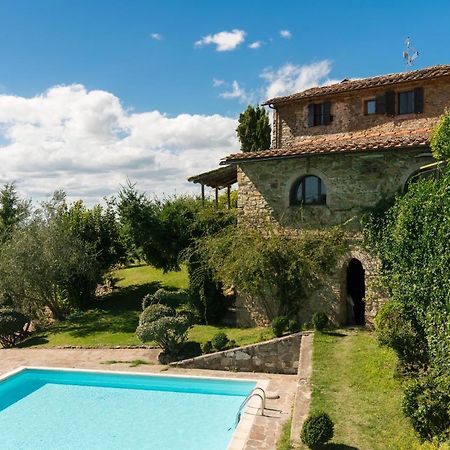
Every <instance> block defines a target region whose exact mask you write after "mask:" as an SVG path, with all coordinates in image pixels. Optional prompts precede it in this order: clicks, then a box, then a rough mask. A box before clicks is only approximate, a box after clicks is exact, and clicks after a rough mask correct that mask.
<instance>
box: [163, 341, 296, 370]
mask: <svg viewBox="0 0 450 450" xmlns="http://www.w3.org/2000/svg"><path fill="white" fill-rule="evenodd" d="M301 339H302V333H296V334H291V335H289V336H286V337H282V338H277V339H271V340H270V341H265V342H260V343H259V344H253V345H246V346H245V347H239V348H234V349H232V350H225V351H223V352H217V353H211V354H209V355H202V356H198V357H197V358H191V359H185V360H183V361H178V362H174V363H172V364H171V366H175V367H184V368H192V369H213V370H233V371H238V372H264V373H284V374H296V373H297V370H298V358H299V352H300V342H301Z"/></svg>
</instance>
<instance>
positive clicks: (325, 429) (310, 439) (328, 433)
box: [300, 412, 334, 448]
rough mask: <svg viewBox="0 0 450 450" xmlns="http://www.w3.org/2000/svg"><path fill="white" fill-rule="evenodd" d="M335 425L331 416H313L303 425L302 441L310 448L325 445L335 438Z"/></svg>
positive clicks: (321, 414) (320, 413) (318, 414)
mask: <svg viewBox="0 0 450 450" xmlns="http://www.w3.org/2000/svg"><path fill="white" fill-rule="evenodd" d="M333 432H334V425H333V421H332V420H331V419H330V416H329V415H328V414H326V413H323V412H319V413H316V414H311V415H310V416H309V417H308V418H307V419H306V420H305V423H304V424H303V427H302V432H301V435H300V437H301V439H302V442H303V443H304V444H305V445H307V446H308V447H309V448H314V447H317V446H318V445H322V444H325V443H326V442H328V441H329V440H330V439H331V438H332V437H333Z"/></svg>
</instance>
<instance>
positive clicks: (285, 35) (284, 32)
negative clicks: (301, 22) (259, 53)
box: [280, 30, 292, 39]
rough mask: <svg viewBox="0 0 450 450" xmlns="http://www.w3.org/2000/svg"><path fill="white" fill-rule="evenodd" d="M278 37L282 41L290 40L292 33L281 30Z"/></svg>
mask: <svg viewBox="0 0 450 450" xmlns="http://www.w3.org/2000/svg"><path fill="white" fill-rule="evenodd" d="M280 36H281V37H282V38H283V39H290V38H291V37H292V33H291V32H290V31H289V30H281V31H280Z"/></svg>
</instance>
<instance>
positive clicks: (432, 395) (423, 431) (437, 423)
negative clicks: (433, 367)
mask: <svg viewBox="0 0 450 450" xmlns="http://www.w3.org/2000/svg"><path fill="white" fill-rule="evenodd" d="M402 406H403V412H404V413H405V415H406V416H407V417H409V419H410V420H411V423H412V425H413V427H414V429H415V430H416V431H417V433H418V434H419V436H420V437H421V438H422V439H430V440H431V439H432V438H433V437H436V438H438V439H442V440H445V439H446V438H448V436H450V375H449V374H448V373H442V374H434V373H430V374H427V375H422V376H419V377H418V378H417V379H415V380H414V381H413V382H411V383H410V384H409V385H408V387H407V388H406V390H405V397H404V399H403V403H402Z"/></svg>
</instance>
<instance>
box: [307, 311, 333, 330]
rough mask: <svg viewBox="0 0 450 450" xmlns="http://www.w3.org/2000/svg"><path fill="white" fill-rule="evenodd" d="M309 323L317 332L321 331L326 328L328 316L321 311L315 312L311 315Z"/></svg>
mask: <svg viewBox="0 0 450 450" xmlns="http://www.w3.org/2000/svg"><path fill="white" fill-rule="evenodd" d="M311 322H312V324H313V327H314V329H315V330H317V331H323V330H325V328H326V327H327V326H328V322H329V320H328V316H327V315H326V314H325V313H324V312H323V311H317V312H315V313H314V314H313V316H312V319H311Z"/></svg>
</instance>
